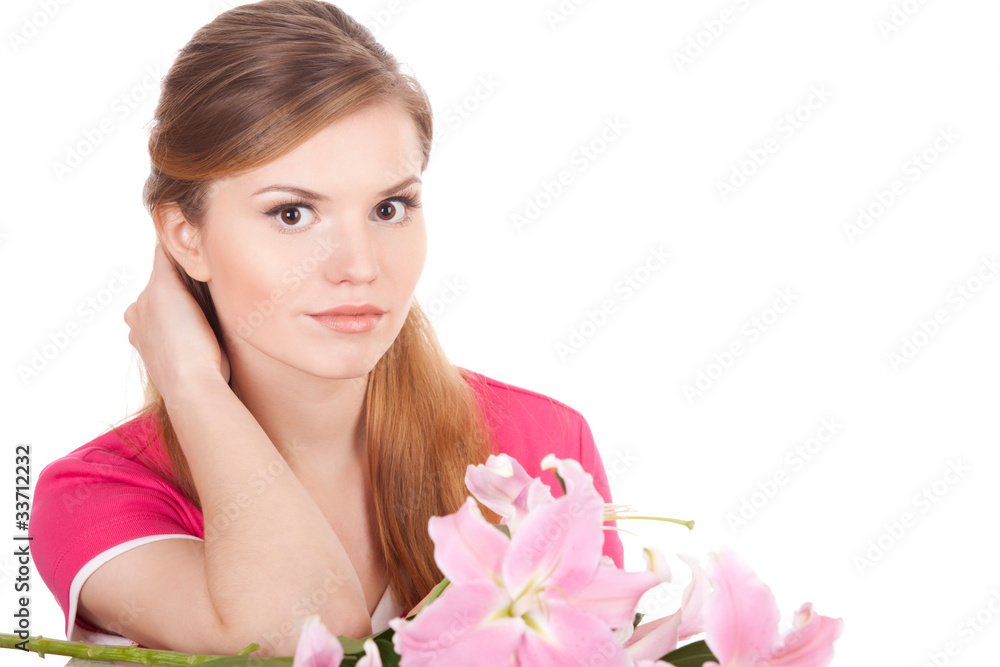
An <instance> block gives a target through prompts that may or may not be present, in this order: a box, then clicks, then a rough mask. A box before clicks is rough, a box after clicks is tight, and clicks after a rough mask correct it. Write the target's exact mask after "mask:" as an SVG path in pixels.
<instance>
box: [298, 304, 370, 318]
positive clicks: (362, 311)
mask: <svg viewBox="0 0 1000 667" xmlns="http://www.w3.org/2000/svg"><path fill="white" fill-rule="evenodd" d="M384 313H385V310H384V309H382V308H379V307H378V306H373V305H372V304H370V303H359V304H350V303H348V304H344V305H343V306H337V307H336V308H330V309H329V310H324V311H322V312H319V313H309V316H310V317H336V316H341V315H382V314H384Z"/></svg>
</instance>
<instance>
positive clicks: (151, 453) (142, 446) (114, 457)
mask: <svg viewBox="0 0 1000 667" xmlns="http://www.w3.org/2000/svg"><path fill="white" fill-rule="evenodd" d="M166 461H167V458H166V456H165V455H164V453H163V450H162V447H161V442H160V438H159V435H158V434H157V430H156V429H155V427H154V424H153V419H152V417H151V416H146V415H143V416H139V417H135V418H133V419H131V420H129V421H127V422H125V423H124V424H121V425H120V426H116V427H112V428H111V429H109V430H108V431H106V432H105V433H102V434H101V435H99V436H97V437H96V438H94V439H92V440H90V441H89V442H87V443H86V444H84V445H81V446H80V447H77V448H76V449H74V450H73V451H71V452H70V453H68V454H66V455H65V456H62V457H61V458H58V459H56V460H54V461H52V462H51V463H49V464H48V465H46V466H45V467H44V468H43V469H42V472H41V473H40V474H39V476H38V482H37V486H36V504H37V501H38V496H39V495H41V496H42V500H43V501H44V500H46V499H48V493H47V492H51V491H53V490H55V489H59V488H62V487H67V488H70V487H71V488H74V489H75V493H74V494H73V495H75V496H77V497H78V499H80V500H82V498H81V496H82V497H86V496H87V495H88V491H93V490H94V489H93V487H92V485H94V484H97V483H103V484H113V483H125V484H136V485H142V486H150V485H151V486H154V487H156V488H160V489H162V490H164V491H166V492H169V491H171V490H176V487H173V485H172V484H170V483H169V482H168V481H167V480H166V478H165V477H164V475H163V473H164V472H165V471H166V470H167V469H168V468H167V467H165V466H166V465H167V464H166ZM88 482H90V483H91V486H90V487H88V486H87V483H88ZM81 485H82V486H81ZM64 500H67V501H69V500H70V499H64Z"/></svg>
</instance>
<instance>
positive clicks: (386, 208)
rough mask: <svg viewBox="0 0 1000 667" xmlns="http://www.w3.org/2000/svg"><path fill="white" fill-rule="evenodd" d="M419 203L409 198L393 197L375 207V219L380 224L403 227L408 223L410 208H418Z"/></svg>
mask: <svg viewBox="0 0 1000 667" xmlns="http://www.w3.org/2000/svg"><path fill="white" fill-rule="evenodd" d="M419 207H420V202H418V201H416V200H415V199H414V198H413V197H410V196H401V197H394V198H392V199H385V200H382V201H381V202H379V203H378V206H376V207H375V217H376V218H378V219H379V220H381V221H382V222H388V223H390V224H395V225H404V224H406V223H407V222H409V221H410V212H409V209H411V208H419Z"/></svg>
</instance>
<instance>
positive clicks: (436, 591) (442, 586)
mask: <svg viewBox="0 0 1000 667" xmlns="http://www.w3.org/2000/svg"><path fill="white" fill-rule="evenodd" d="M450 583H451V582H450V581H448V577H445V578H444V579H442V580H441V583H440V584H438V585H437V586H435V587H434V590H432V591H431V594H430V596H428V598H427V602H425V603H424V607H426V606H427V605H429V604H430V603H431V602H434V600H437V599H438V596H440V595H441V594H442V593H444V589H445V588H447V587H448V584H450Z"/></svg>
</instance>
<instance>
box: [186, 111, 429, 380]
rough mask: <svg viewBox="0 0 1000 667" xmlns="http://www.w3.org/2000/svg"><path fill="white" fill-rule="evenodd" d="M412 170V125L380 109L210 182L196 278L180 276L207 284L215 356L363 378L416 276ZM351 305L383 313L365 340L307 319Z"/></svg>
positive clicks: (402, 314) (419, 219)
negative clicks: (217, 333)
mask: <svg viewBox="0 0 1000 667" xmlns="http://www.w3.org/2000/svg"><path fill="white" fill-rule="evenodd" d="M421 161H422V153H421V151H420V144H419V140H418V137H417V131H416V127H415V125H414V123H413V121H412V119H411V118H410V117H409V115H408V114H407V113H406V112H405V111H403V110H402V109H401V108H400V107H399V106H397V105H395V104H390V103H382V104H378V105H374V106H371V107H368V108H366V109H363V110H362V111H359V112H356V113H354V114H352V115H350V116H347V117H345V118H342V119H340V120H337V121H335V122H333V123H331V124H330V125H328V126H327V127H326V128H324V129H323V130H322V131H320V132H319V133H318V134H316V135H315V136H313V137H312V138H311V139H309V140H308V141H306V142H304V143H303V144H301V145H300V146H298V147H297V148H295V149H294V150H292V151H291V152H289V153H287V154H285V155H284V156H282V157H280V158H278V159H276V160H274V161H273V162H270V163H268V164H266V165H264V166H262V167H259V168H257V169H255V170H253V171H249V172H246V173H244V174H242V175H239V176H235V177H232V178H228V179H222V180H220V181H219V182H218V183H215V184H214V185H213V187H211V188H210V190H209V199H208V204H207V208H206V214H205V220H204V223H205V224H204V226H203V227H202V229H201V232H200V234H199V235H198V236H199V238H197V243H198V244H199V249H200V256H201V261H200V262H199V263H198V264H197V266H198V271H200V272H202V273H203V275H201V276H199V275H194V274H192V277H194V278H196V279H198V280H202V281H204V282H207V283H208V286H209V290H210V292H211V294H212V299H213V301H214V302H215V307H216V310H217V312H218V316H219V322H220V326H221V327H222V331H223V334H224V336H225V339H226V340H227V341H230V339H232V338H236V339H237V340H236V341H232V342H229V343H228V344H227V348H230V349H232V348H233V343H234V342H235V343H237V344H238V348H239V349H238V350H237V352H238V354H239V356H240V357H244V356H246V355H249V356H250V357H253V358H254V359H255V360H256V362H257V363H264V364H271V363H272V361H271V360H273V361H275V362H279V363H281V364H285V365H288V366H292V367H295V368H297V369H299V370H301V371H304V372H306V373H309V374H312V375H315V376H318V377H324V378H350V377H361V376H364V375H365V374H367V373H368V371H370V370H371V368H372V367H374V365H375V363H376V362H377V361H378V359H379V358H380V357H381V356H382V355H383V354H384V353H385V351H386V350H387V349H388V348H389V346H390V345H391V344H392V342H393V341H394V340H395V338H396V336H397V334H398V333H399V331H400V329H401V328H402V326H403V322H404V321H405V320H406V316H407V313H408V311H409V308H410V303H411V301H412V298H413V292H414V289H415V288H416V284H417V280H418V279H419V277H420V273H421V271H422V270H423V266H424V259H425V257H426V250H427V243H426V242H427V237H426V229H425V227H424V217H423V213H422V210H421V209H420V208H419V204H420V194H421V189H420V188H421V182H420V169H421ZM189 272H190V270H189ZM359 304H370V305H371V306H374V307H375V308H376V309H378V310H382V311H385V313H384V314H383V315H381V316H379V317H378V318H377V320H376V321H375V324H374V327H373V328H370V329H369V330H367V331H362V332H355V333H347V332H344V331H340V330H336V329H331V328H329V327H328V326H325V325H324V324H323V320H322V318H316V317H313V316H312V315H313V314H316V313H321V312H323V311H326V310H329V309H331V308H337V307H338V306H344V305H359ZM242 341H245V343H246V345H242V344H240V343H241V342H242ZM230 355H232V352H230ZM248 358H249V357H248Z"/></svg>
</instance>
